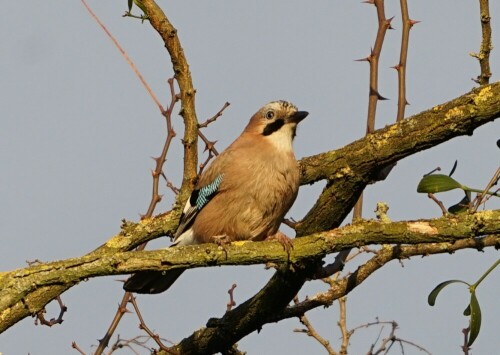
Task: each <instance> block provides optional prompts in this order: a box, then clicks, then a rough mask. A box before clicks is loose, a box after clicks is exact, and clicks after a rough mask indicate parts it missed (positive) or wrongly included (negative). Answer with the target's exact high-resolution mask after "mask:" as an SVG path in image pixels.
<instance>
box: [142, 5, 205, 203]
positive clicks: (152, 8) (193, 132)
mask: <svg viewBox="0 0 500 355" xmlns="http://www.w3.org/2000/svg"><path fill="white" fill-rule="evenodd" d="M141 3H142V5H143V6H142V7H141V9H143V10H144V12H145V14H146V16H147V18H148V20H149V22H150V23H151V26H153V28H154V29H155V30H156V31H157V32H158V34H159V35H160V36H161V38H162V39H163V42H164V44H165V48H166V49H167V51H168V53H169V55H170V59H171V61H172V67H173V69H174V76H175V79H176V80H177V83H178V84H179V90H180V93H179V96H180V99H181V110H180V112H179V114H180V115H181V116H182V118H183V119H184V128H185V130H184V138H183V140H182V142H183V144H184V174H183V181H182V186H181V190H180V192H179V200H180V201H181V203H184V202H185V201H186V200H187V198H188V196H189V194H190V193H191V191H192V190H193V186H194V184H195V180H196V177H197V171H198V140H197V138H198V119H197V117H196V109H195V94H196V90H195V89H194V86H193V79H192V78H191V72H190V70H189V64H188V62H187V59H186V57H185V55H184V50H183V49H182V45H181V42H180V40H179V36H178V35H177V30H176V29H175V27H174V26H173V25H172V23H170V21H169V20H168V18H167V17H166V16H165V13H164V12H163V11H162V9H161V8H160V7H159V6H158V5H157V4H156V2H155V1H153V0H141Z"/></svg>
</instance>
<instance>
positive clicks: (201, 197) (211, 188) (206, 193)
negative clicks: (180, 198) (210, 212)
mask: <svg viewBox="0 0 500 355" xmlns="http://www.w3.org/2000/svg"><path fill="white" fill-rule="evenodd" d="M223 176H224V174H220V175H218V176H217V177H216V178H215V179H214V181H212V182H211V183H210V184H208V185H205V186H203V187H202V188H200V189H197V190H194V191H193V192H192V193H191V196H190V197H189V200H188V201H187V202H186V206H185V207H184V211H183V212H182V216H181V221H180V223H179V227H178V228H177V231H176V232H175V239H177V238H178V237H179V236H180V235H181V234H182V233H184V231H186V230H187V229H189V228H190V227H191V225H192V224H193V222H194V220H195V218H196V215H197V214H198V212H200V211H201V209H202V208H203V207H205V206H206V205H207V203H208V202H210V200H211V199H212V198H213V197H214V196H215V195H216V194H217V191H218V190H219V187H220V185H221V183H222V178H223ZM175 239H174V240H175Z"/></svg>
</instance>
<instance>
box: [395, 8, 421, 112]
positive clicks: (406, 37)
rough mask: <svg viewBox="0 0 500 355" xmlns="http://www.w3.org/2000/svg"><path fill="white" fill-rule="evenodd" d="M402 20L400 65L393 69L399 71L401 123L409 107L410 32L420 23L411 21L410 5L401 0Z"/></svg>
mask: <svg viewBox="0 0 500 355" xmlns="http://www.w3.org/2000/svg"><path fill="white" fill-rule="evenodd" d="M400 4H401V18H402V22H403V29H402V33H401V51H400V54H399V64H398V65H396V66H394V67H393V68H394V69H396V70H397V71H398V113H397V117H396V121H401V120H402V119H403V118H404V116H405V108H406V105H408V100H407V98H406V66H407V58H408V43H409V41H410V30H411V28H412V27H413V25H414V24H416V23H418V22H419V21H415V20H411V19H410V16H409V14H408V3H407V2H406V0H400Z"/></svg>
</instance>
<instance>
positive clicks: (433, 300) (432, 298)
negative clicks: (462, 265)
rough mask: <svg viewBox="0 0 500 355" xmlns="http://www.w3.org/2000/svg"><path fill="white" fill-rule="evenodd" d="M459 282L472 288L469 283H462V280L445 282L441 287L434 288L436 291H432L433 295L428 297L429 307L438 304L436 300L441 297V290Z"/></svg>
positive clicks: (430, 294)
mask: <svg viewBox="0 0 500 355" xmlns="http://www.w3.org/2000/svg"><path fill="white" fill-rule="evenodd" d="M457 282H459V283H463V284H465V285H467V287H469V286H470V285H469V284H468V283H467V282H465V281H462V280H448V281H445V282H441V283H440V284H439V285H437V286H436V287H434V290H432V291H431V293H429V296H428V297H427V303H429V306H434V305H435V304H436V298H437V296H438V295H439V292H441V290H442V289H443V288H445V287H446V286H448V285H450V284H453V283H457Z"/></svg>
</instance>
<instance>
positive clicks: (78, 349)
mask: <svg viewBox="0 0 500 355" xmlns="http://www.w3.org/2000/svg"><path fill="white" fill-rule="evenodd" d="M71 347H72V348H73V349H75V350H76V351H78V352H79V353H80V354H81V355H86V354H85V352H84V351H83V350H82V349H80V347H79V346H78V344H77V343H76V342H75V341H74V342H72V343H71Z"/></svg>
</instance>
